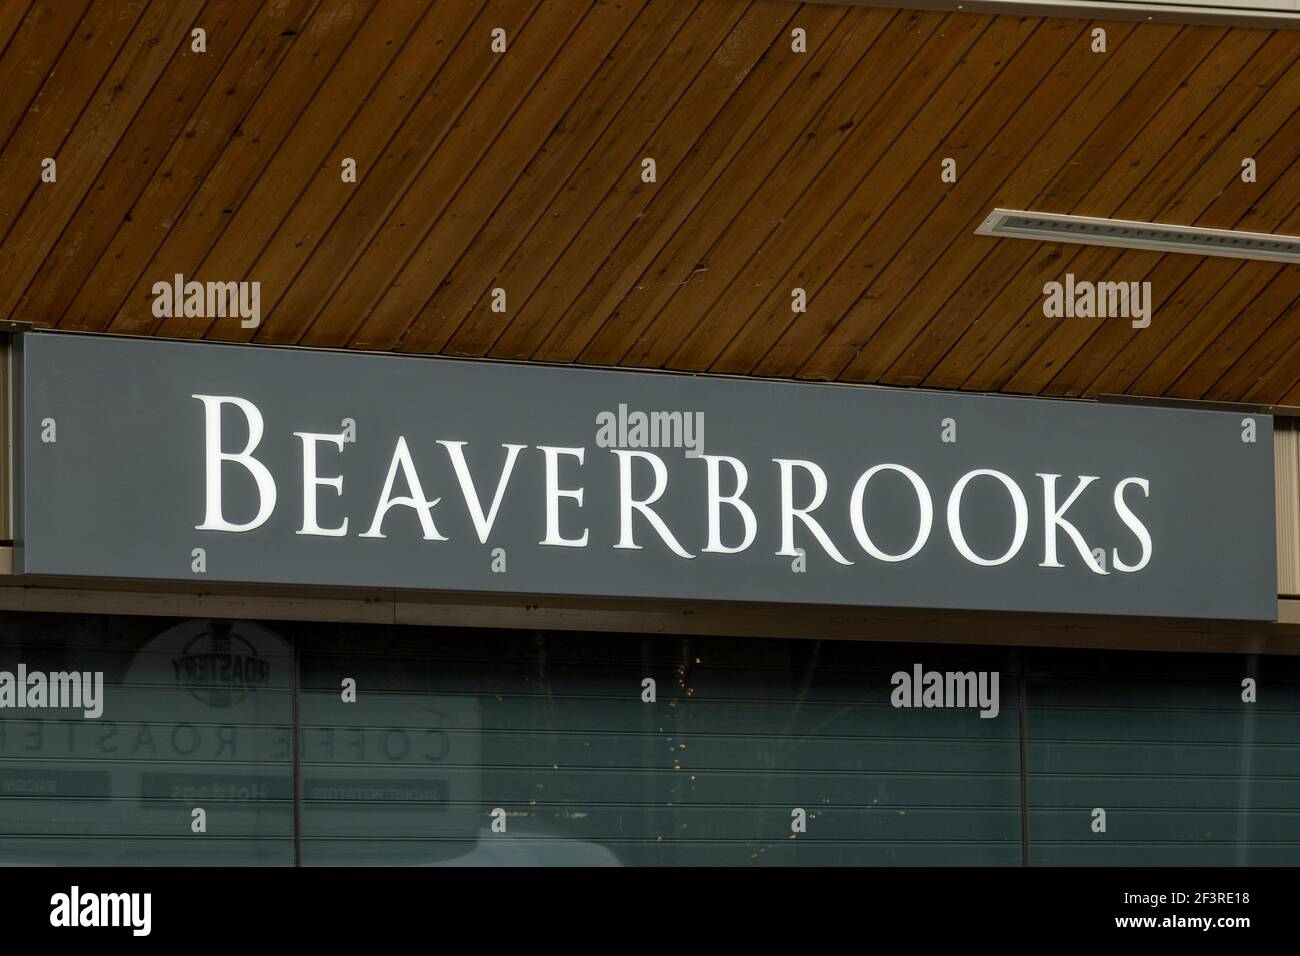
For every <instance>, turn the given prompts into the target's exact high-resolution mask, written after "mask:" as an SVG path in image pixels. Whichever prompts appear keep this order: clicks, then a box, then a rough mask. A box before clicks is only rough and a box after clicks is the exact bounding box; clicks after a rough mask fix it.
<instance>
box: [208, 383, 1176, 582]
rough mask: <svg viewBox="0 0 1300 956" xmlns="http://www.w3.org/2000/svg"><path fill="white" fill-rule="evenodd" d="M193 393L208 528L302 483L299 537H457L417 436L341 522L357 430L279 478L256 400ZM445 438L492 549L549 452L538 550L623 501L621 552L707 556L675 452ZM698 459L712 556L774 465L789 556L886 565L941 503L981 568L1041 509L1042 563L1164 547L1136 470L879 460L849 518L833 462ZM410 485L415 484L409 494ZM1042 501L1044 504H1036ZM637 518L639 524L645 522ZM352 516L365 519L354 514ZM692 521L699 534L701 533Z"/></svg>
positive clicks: (304, 447) (1141, 564)
mask: <svg viewBox="0 0 1300 956" xmlns="http://www.w3.org/2000/svg"><path fill="white" fill-rule="evenodd" d="M191 397H192V398H193V399H194V400H195V401H198V402H201V403H202V404H203V409H204V415H203V418H204V423H205V438H204V475H205V491H204V502H205V507H204V515H203V520H202V522H201V523H199V524H197V525H195V528H196V529H197V530H199V531H205V532H225V533H233V534H242V533H247V532H251V531H254V530H256V529H257V528H259V527H261V526H262V525H263V524H265V523H266V521H267V520H268V519H269V518H270V517H271V515H272V514H273V513H274V512H275V509H276V504H277V500H278V492H279V488H280V483H281V482H284V481H286V480H293V481H299V482H301V486H300V487H301V492H302V496H301V501H302V512H301V516H300V517H301V522H300V526H299V528H298V530H297V532H296V533H297V534H299V535H307V536H319V537H344V536H349V535H355V536H357V537H361V538H384V537H386V536H387V535H386V531H385V529H386V528H390V529H391V527H392V526H393V525H394V522H393V521H392V520H389V514H390V512H394V511H398V512H399V513H401V514H407V515H408V520H413V521H414V522H416V523H417V524H418V527H419V530H420V535H421V537H422V538H423V539H424V540H426V541H435V542H436V541H448V540H450V539H449V538H448V537H447V536H446V535H444V534H443V533H442V532H441V531H440V530H439V526H438V520H439V514H440V513H439V511H438V510H437V509H438V508H439V507H442V508H447V507H450V506H451V505H450V504H443V497H444V496H443V495H437V496H434V497H429V496H428V494H427V493H426V490H425V489H426V486H429V487H430V488H432V485H430V484H429V482H428V481H427V480H426V478H427V476H426V475H422V474H421V473H420V471H419V470H418V469H417V468H416V465H415V460H414V458H413V455H412V450H411V443H410V442H408V440H407V437H406V436H405V435H399V436H398V437H397V438H396V440H395V441H394V442H393V446H392V451H391V454H390V455H389V456H388V466H387V469H386V478H385V480H384V482H383V485H382V487H376V488H375V489H374V491H373V499H372V500H373V501H374V502H375V504H374V507H373V509H368V510H367V511H366V513H364V514H360V515H347V516H342V515H337V514H335V515H334V516H333V518H332V519H329V523H325V521H326V520H327V519H324V518H322V517H321V512H322V502H329V498H328V497H327V496H329V495H333V496H340V495H342V493H343V488H344V482H345V480H346V476H345V475H344V474H332V473H328V472H327V473H325V474H322V470H323V468H324V466H323V463H322V456H323V455H324V454H325V453H326V452H329V451H330V449H331V447H332V450H333V452H334V453H337V454H336V455H335V458H334V459H333V460H335V461H337V462H339V464H337V465H336V466H335V468H339V469H341V468H342V463H344V462H346V460H347V458H346V454H345V445H346V444H347V436H346V433H344V432H340V433H337V434H335V433H314V432H305V431H298V432H293V433H292V437H291V438H290V436H288V435H286V436H284V437H285V438H289V439H290V440H296V441H297V442H298V443H299V450H300V459H299V462H300V465H301V469H300V471H298V470H296V471H295V473H294V474H293V475H291V476H286V475H284V474H281V475H280V476H279V477H278V478H277V476H275V475H273V474H272V472H271V469H270V468H269V467H268V466H267V464H266V463H265V461H263V460H262V459H261V458H259V457H258V449H259V446H260V445H261V443H262V440H263V435H264V432H265V423H264V419H263V415H262V413H261V411H260V409H259V408H258V407H257V405H256V404H254V403H253V402H252V401H250V400H249V399H247V398H244V397H241V396H237V395H211V394H194V395H192V396H191ZM232 415H242V416H243V419H244V421H243V422H242V427H240V428H232V429H229V433H230V434H235V435H242V436H244V437H245V439H246V440H245V442H244V447H243V448H241V449H240V450H238V451H229V450H226V449H227V447H228V445H229V444H230V443H231V439H230V438H229V437H228V435H226V434H223V428H224V427H226V423H227V422H228V420H229V419H230V418H231V417H232ZM433 444H436V445H437V446H440V448H441V449H442V454H443V455H444V456H445V463H446V465H447V466H449V468H450V471H451V474H452V475H453V476H454V480H455V485H456V487H457V489H458V492H459V497H460V506H463V507H464V509H465V511H466V513H467V514H468V517H469V519H470V520H471V522H472V524H473V528H474V530H475V533H476V534H477V536H478V539H479V542H480V543H482V544H487V543H488V541H489V539H490V537H491V534H492V530H493V526H494V524H495V521H496V516H497V513H498V511H499V509H500V507H501V503H502V501H503V499H504V497H505V495H506V494H507V490H508V489H510V488H511V477H512V475H513V474H514V472H515V467H516V464H517V462H518V461H519V460H520V458H521V456H522V455H524V454H529V455H535V456H539V458H540V460H541V463H542V465H543V468H542V475H543V481H542V482H541V487H536V488H533V489H531V490H530V491H529V492H528V493H529V494H531V495H533V496H535V498H536V500H537V502H538V506H539V508H540V510H541V511H543V512H544V514H545V533H544V535H543V537H542V538H541V539H540V540H539V541H538V544H539V545H542V546H546V547H557V548H588V547H591V546H593V545H594V542H593V541H592V536H591V534H590V529H589V528H588V527H586V526H584V523H583V522H582V519H581V515H582V513H583V510H584V508H585V509H593V508H605V507H612V508H613V509H614V510H616V511H617V514H618V528H617V534H616V536H615V540H614V541H613V542H612V544H610V547H612V548H614V549H630V550H641V549H643V548H644V547H646V544H644V543H643V542H644V541H653V542H654V543H653V544H652V545H651V546H653V547H658V548H665V549H667V550H668V551H670V552H671V553H673V554H674V555H676V556H677V557H679V558H684V559H691V558H694V557H696V553H695V552H693V551H691V550H689V549H688V548H687V547H685V546H684V545H683V544H682V541H681V534H682V530H683V529H682V528H681V527H680V526H679V528H678V529H676V530H674V529H673V528H671V527H669V525H668V523H667V522H666V521H665V519H664V518H663V516H662V515H661V514H660V513H659V512H658V511H657V510H656V509H655V503H656V502H658V501H659V500H660V499H661V498H662V497H663V496H664V494H665V493H666V492H667V490H668V487H669V466H668V462H667V461H666V458H668V457H669V456H661V455H658V454H655V453H654V452H650V451H646V450H640V449H622V448H609V449H595V450H593V449H591V448H587V447H581V446H578V447H574V446H553V445H541V444H538V445H532V444H527V443H512V442H502V443H500V444H499V446H498V447H499V448H500V450H501V452H500V455H499V456H498V458H499V461H500V465H499V466H497V468H496V470H495V472H494V473H492V474H479V475H477V476H476V475H475V474H474V473H473V471H472V469H471V467H470V464H469V462H468V458H467V455H466V448H467V446H468V445H469V443H468V442H466V441H462V440H451V439H445V438H435V439H431V441H430V445H429V447H432V445H433ZM602 451H603V452H604V453H605V454H607V455H609V456H610V457H608V458H606V457H605V454H601V452H602ZM698 460H699V461H700V462H702V464H700V465H697V464H695V462H694V461H690V462H687V463H686V464H684V465H676V466H675V467H676V468H678V469H682V468H690V469H691V470H693V471H694V475H693V476H689V477H685V478H677V479H676V480H687V481H694V482H696V483H697V485H698V486H702V487H701V489H700V490H702V491H703V493H704V494H703V498H702V500H701V505H700V509H699V514H700V517H702V518H703V519H704V524H705V526H706V527H707V534H706V539H707V541H706V543H705V544H704V545H703V546H702V547H698V551H699V552H701V553H713V554H736V553H739V552H743V551H746V550H747V549H749V548H750V547H751V546H752V545H753V544H754V541H755V539H756V537H757V535H758V528H759V511H758V510H757V508H758V505H759V503H758V502H756V501H751V500H747V499H746V497H745V490H746V488H747V487H748V485H749V479H750V474H751V469H753V468H756V467H764V468H773V469H776V472H777V474H778V476H779V501H776V502H768V503H766V507H767V508H769V509H773V508H774V511H775V513H774V514H773V513H770V512H769V513H768V514H767V515H766V516H765V518H764V520H766V521H772V520H775V521H776V522H777V523H778V524H779V527H780V541H781V544H780V547H779V548H778V549H777V550H776V552H775V553H776V554H777V555H783V556H790V557H797V556H799V555H800V554H801V553H802V552H803V549H802V548H798V547H796V543H795V538H796V528H798V529H799V532H800V539H801V540H802V541H804V542H810V541H815V542H816V543H817V545H818V546H819V547H820V548H821V549H822V550H823V551H824V552H825V554H826V555H828V556H829V557H830V558H831V559H832V560H834V561H835V562H837V563H839V564H841V565H851V564H854V563H855V560H854V557H850V556H849V555H850V554H853V552H852V551H851V550H849V546H848V545H846V542H847V541H852V542H854V543H856V545H857V546H858V547H859V548H860V549H861V551H862V552H864V553H865V554H866V555H868V556H870V557H871V558H874V559H876V560H878V561H884V562H891V563H896V562H904V561H907V560H909V559H911V558H913V557H915V556H916V555H917V554H919V553H921V551H922V549H924V548H925V547H926V546H927V544H928V543H929V542H930V540H931V538H932V537H933V534H932V533H933V531H934V525H935V523H936V517H935V509H936V507H939V508H942V509H943V518H942V521H943V524H944V526H945V530H946V536H947V538H948V540H949V541H950V542H951V544H952V546H953V547H954V548H955V549H956V550H957V552H958V553H959V554H960V555H961V556H962V557H963V558H965V559H966V560H967V561H968V562H970V563H971V564H973V565H979V566H983V567H991V566H996V565H1001V564H1005V563H1007V562H1009V561H1011V560H1012V559H1013V558H1015V557H1016V556H1017V555H1018V554H1019V553H1020V551H1021V550H1022V548H1023V547H1024V544H1025V541H1026V538H1027V536H1028V532H1029V527H1030V520H1031V519H1030V514H1031V511H1032V512H1034V514H1035V515H1036V516H1037V520H1040V521H1041V522H1042V523H1043V530H1044V534H1043V536H1042V540H1043V553H1042V560H1041V561H1039V562H1038V564H1039V566H1040V567H1045V568H1061V567H1065V565H1064V564H1063V563H1062V555H1061V553H1060V550H1059V544H1060V538H1061V535H1062V534H1063V535H1064V536H1065V538H1066V539H1067V540H1068V541H1069V542H1070V544H1071V545H1072V546H1073V548H1074V550H1075V551H1077V552H1078V556H1079V560H1080V561H1081V562H1082V563H1083V565H1085V566H1086V567H1087V568H1088V569H1089V570H1091V571H1092V572H1093V573H1094V574H1098V575H1105V574H1110V573H1111V571H1112V570H1113V571H1117V572H1121V573H1133V572H1137V571H1141V570H1142V569H1143V568H1145V567H1146V566H1147V565H1148V564H1149V563H1150V561H1151V558H1152V553H1153V547H1154V545H1153V541H1152V536H1151V533H1150V531H1149V530H1148V528H1147V526H1146V524H1144V522H1143V520H1142V518H1141V516H1140V515H1139V513H1138V510H1135V509H1137V508H1138V506H1139V505H1140V503H1141V502H1142V501H1143V500H1144V499H1147V498H1150V496H1151V494H1152V489H1151V482H1150V480H1149V479H1148V478H1146V477H1142V476H1138V475H1119V476H1112V477H1111V478H1110V479H1108V480H1107V481H1106V482H1103V483H1102V485H1100V486H1098V487H1097V489H1095V490H1092V491H1091V492H1090V489H1092V488H1093V486H1094V485H1095V484H1096V483H1097V482H1099V481H1101V477H1100V476H1098V475H1080V474H1076V475H1069V476H1064V475H1061V474H1056V473H1053V472H1050V471H1040V472H1035V475H1034V477H1035V479H1036V480H1035V481H1034V483H1033V484H1032V486H1031V487H1029V488H1028V489H1026V488H1024V487H1022V486H1021V484H1020V483H1019V482H1017V481H1016V480H1015V479H1014V478H1012V477H1011V476H1010V475H1009V474H1007V473H1006V472H1003V471H1000V470H998V469H997V468H992V467H981V468H974V469H971V470H968V471H966V472H965V473H964V474H962V475H961V476H960V477H959V478H957V479H956V481H955V482H953V483H952V484H951V487H944V488H938V489H932V488H931V486H930V484H929V483H928V482H927V481H926V479H925V478H924V477H923V476H922V475H921V474H920V473H918V472H917V471H916V470H914V469H913V468H911V467H909V466H908V465H907V464H905V463H903V462H896V461H893V462H879V463H876V464H872V465H871V466H870V467H868V468H866V469H865V470H863V471H862V472H861V473H860V474H859V475H858V476H857V478H856V480H855V481H854V482H853V484H852V488H851V492H850V495H849V507H848V510H847V513H843V512H841V513H839V514H835V513H834V512H831V511H830V509H828V508H823V505H824V504H825V502H826V500H827V495H828V479H827V475H826V472H825V470H824V469H823V468H822V467H821V466H820V465H819V464H818V463H817V462H816V461H813V460H811V459H804V458H769V459H766V460H764V461H762V462H761V463H760V462H754V461H750V462H749V463H746V462H745V461H742V460H741V459H740V458H738V457H733V456H729V455H719V454H712V455H706V454H701V455H699V456H698ZM232 468H237V469H242V471H243V472H244V473H245V479H244V480H245V481H247V478H250V477H251V479H252V481H253V483H254V484H255V486H256V501H257V504H256V510H255V513H254V514H253V515H252V517H248V516H247V515H239V516H233V517H232V516H230V515H228V514H227V510H226V508H227V503H226V501H225V499H224V495H223V487H224V485H223V481H224V479H225V477H226V472H227V471H229V470H230V469H232ZM591 468H610V469H614V470H615V471H616V472H617V488H618V492H617V501H616V502H611V503H608V505H607V504H606V503H604V502H593V501H590V500H588V499H587V496H586V494H585V489H584V487H583V485H582V483H581V475H582V473H583V470H584V469H591ZM679 473H681V472H679ZM887 475H890V476H892V480H893V481H900V480H901V481H905V482H906V484H907V485H908V486H910V489H911V494H912V495H913V496H914V501H915V509H916V510H915V514H916V515H917V523H916V527H915V536H914V538H913V540H912V541H911V543H910V545H909V546H907V547H905V548H899V547H898V546H897V544H895V545H894V550H890V551H886V550H884V549H883V548H882V547H880V546H879V545H878V544H877V542H876V541H875V540H874V539H873V537H872V534H871V530H872V529H871V528H870V527H869V521H868V513H869V512H870V510H871V509H870V497H871V489H872V487H873V482H876V481H877V480H878V479H882V478H884V476H887ZM885 480H890V479H885ZM976 482H983V483H989V485H990V487H992V488H994V489H999V488H1000V489H1001V491H1000V493H1001V494H1002V495H1004V496H1005V499H1006V501H1007V503H1008V507H1004V508H1003V511H1005V512H1006V514H1007V518H1008V519H1009V520H1008V525H1009V527H1008V529H1007V530H1008V535H1007V538H1008V540H1009V544H1008V545H1007V547H1006V549H1005V551H1003V552H1002V553H1000V554H988V553H985V554H979V553H976V551H975V550H974V549H973V548H972V546H971V545H970V543H969V542H968V540H967V534H966V532H965V530H964V529H963V510H962V501H963V497H964V496H965V495H966V493H967V489H968V488H969V487H971V486H972V485H973V484H974V483H976ZM349 487H350V486H349ZM399 488H400V490H399ZM724 488H725V489H726V490H725V491H724ZM487 489H492V491H491V501H490V504H489V503H485V497H486V495H485V494H484V492H485V491H486V490H487ZM637 489H640V490H639V491H638V490H637ZM1103 489H1104V490H1103ZM401 491H405V492H406V493H404V494H403V493H400V492H401ZM1098 492H1101V493H1103V494H1105V495H1106V496H1107V499H1108V502H1109V505H1110V507H1111V508H1113V510H1114V514H1115V515H1116V516H1117V517H1118V518H1119V520H1120V521H1121V522H1122V523H1123V524H1124V526H1125V527H1126V528H1127V529H1128V532H1129V533H1130V534H1131V539H1132V540H1131V541H1129V542H1126V544H1125V547H1124V549H1123V550H1121V548H1120V547H1119V546H1118V545H1116V546H1114V547H1112V548H1111V549H1110V553H1109V558H1110V560H1109V562H1106V561H1105V560H1104V559H1105V557H1106V551H1105V549H1101V548H1097V549H1094V548H1093V546H1092V545H1091V544H1090V543H1089V539H1088V536H1087V534H1086V533H1085V531H1086V529H1081V528H1080V527H1078V525H1076V523H1075V522H1074V521H1072V520H1071V518H1070V509H1071V507H1072V506H1074V505H1075V504H1076V502H1078V501H1079V500H1080V499H1081V498H1082V497H1083V496H1084V495H1085V494H1088V493H1091V494H1093V495H1096V494H1097V493H1098ZM1031 496H1032V497H1033V498H1035V499H1036V500H1035V507H1033V508H1032V509H1031V506H1030V498H1031ZM724 509H725V511H726V512H727V513H729V515H730V516H731V520H730V526H731V531H730V533H729V534H730V536H729V537H728V538H727V540H724V535H723V524H724V522H723V514H724ZM394 517H396V516H394ZM637 517H639V519H640V520H639V521H634V518H637ZM296 518H297V516H295V519H296ZM354 519H358V520H356V521H355V522H354ZM697 524H698V523H697ZM686 530H687V531H691V532H694V531H695V530H696V528H690V529H686ZM638 531H639V533H638ZM832 532H834V533H832ZM1067 547H1068V546H1067ZM985 550H986V551H987V550H988V549H987V548H986V549H985ZM846 551H848V553H847V554H846ZM857 557H859V558H860V557H861V556H860V555H857ZM1107 563H1109V567H1107Z"/></svg>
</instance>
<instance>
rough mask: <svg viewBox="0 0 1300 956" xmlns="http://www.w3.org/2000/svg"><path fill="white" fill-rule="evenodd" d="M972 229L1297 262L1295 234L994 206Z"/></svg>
mask: <svg viewBox="0 0 1300 956" xmlns="http://www.w3.org/2000/svg"><path fill="white" fill-rule="evenodd" d="M975 232H976V234H977V235H981V236H1000V237H1006V238H1016V239H1037V240H1039V241H1041V242H1073V243H1079V244H1082V245H1089V246H1118V247H1120V248H1124V249H1147V250H1151V251H1154V252H1185V253H1191V254H1192V255H1200V256H1227V257H1229V258H1233V259H1261V260H1265V261H1268V262H1300V236H1278V235H1272V234H1270V233H1266V232H1240V231H1238V230H1235V229H1207V228H1204V227H1201V226H1176V225H1171V224H1167V223H1160V222H1139V221H1134V220H1130V219H1095V218H1092V217H1090V216H1065V215H1061V214H1059V213H1050V212H1026V211H1024V210H1018V209H994V210H993V211H992V212H991V213H989V215H988V216H987V217H986V218H985V220H984V221H983V222H982V223H980V226H979V228H978V229H976V230H975Z"/></svg>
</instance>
